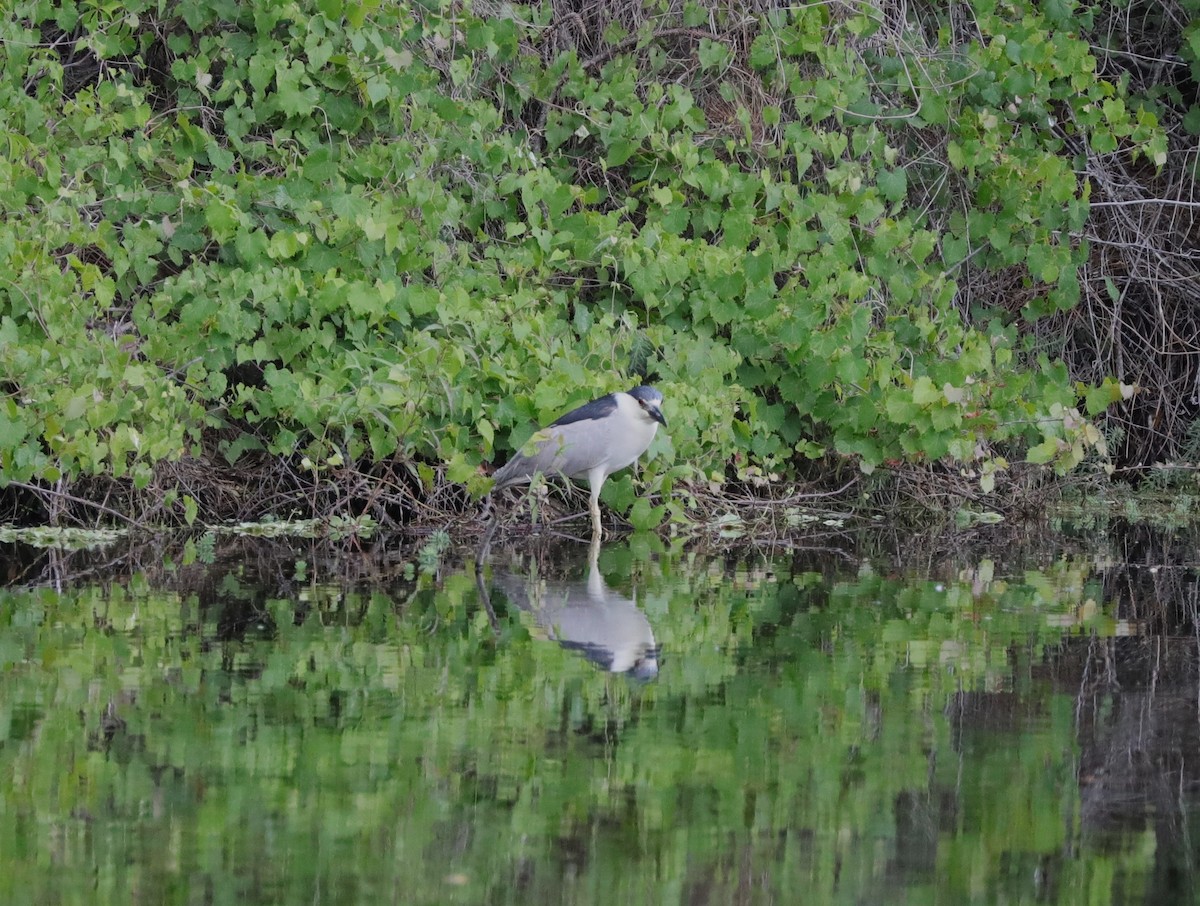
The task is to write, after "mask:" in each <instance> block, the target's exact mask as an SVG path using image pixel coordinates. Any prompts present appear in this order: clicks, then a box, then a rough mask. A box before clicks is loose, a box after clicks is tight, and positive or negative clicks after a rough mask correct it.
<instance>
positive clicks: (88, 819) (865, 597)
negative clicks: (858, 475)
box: [0, 534, 1200, 904]
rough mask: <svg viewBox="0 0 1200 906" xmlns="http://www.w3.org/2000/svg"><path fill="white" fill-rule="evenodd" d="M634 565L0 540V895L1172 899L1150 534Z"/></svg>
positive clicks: (634, 561)
mask: <svg viewBox="0 0 1200 906" xmlns="http://www.w3.org/2000/svg"><path fill="white" fill-rule="evenodd" d="M659 548H660V545H658V543H657V542H655V541H633V542H630V541H614V542H611V543H609V544H606V546H605V547H604V548H603V550H602V551H601V553H600V556H599V559H598V561H597V562H596V564H595V566H594V567H592V566H589V563H588V558H587V556H586V553H587V552H586V549H585V548H577V547H565V548H556V549H543V550H538V551H535V552H530V551H525V552H523V553H514V552H512V551H503V550H502V551H498V552H497V553H496V555H495V556H494V558H493V560H492V562H491V563H490V564H489V568H488V570H487V572H486V573H485V578H486V581H485V583H484V587H483V592H484V594H482V595H481V593H480V590H479V588H478V586H477V584H476V581H475V576H474V573H473V571H472V570H471V568H470V563H469V562H464V563H463V564H462V565H461V566H459V565H455V564H454V563H452V562H449V561H448V560H447V559H446V558H445V557H443V558H442V559H441V560H440V561H439V559H438V558H437V557H436V556H433V555H430V552H429V551H426V554H425V556H424V557H421V556H419V555H418V554H417V553H416V552H411V551H410V552H408V554H403V553H397V552H395V551H392V552H390V554H386V555H385V554H381V553H379V552H374V553H364V552H361V551H355V550H345V551H342V552H341V553H338V554H331V553H329V552H328V551H325V552H315V551H314V550H312V549H311V548H307V547H305V546H304V545H303V544H302V543H299V542H297V543H295V544H288V543H280V542H274V543H271V544H268V543H265V542H249V541H236V542H232V541H231V542H229V543H227V544H224V545H222V544H220V543H218V544H217V545H215V547H214V548H213V550H212V557H211V559H212V560H213V561H214V562H212V563H211V564H205V563H202V562H199V560H196V559H195V558H194V556H193V551H192V550H191V548H189V549H188V550H186V551H182V552H181V551H176V550H168V549H165V548H160V549H153V550H151V549H148V548H146V549H138V550H136V551H131V550H124V551H121V552H117V553H113V552H102V553H98V554H74V555H67V554H60V553H48V552H44V551H43V552H37V551H32V550H30V549H24V548H17V547H12V546H9V547H6V548H4V549H3V552H2V553H3V555H4V557H5V558H6V559H3V561H2V564H3V566H4V574H5V575H7V576H8V577H9V582H8V584H7V586H6V587H5V588H4V589H3V590H0V781H2V782H0V902H4V903H155V904H159V903H172V904H173V903H180V904H201V903H219V904H226V903H227V904H244V903H293V902H304V903H519V904H534V903H597V904H600V903H603V904H612V903H687V904H705V903H848V904H858V903H870V904H876V903H889V904H890V903H955V904H957V903H1086V904H1107V903H1142V902H1146V903H1174V902H1192V901H1193V898H1194V896H1195V894H1196V859H1197V854H1198V852H1200V827H1198V826H1197V821H1196V815H1197V803H1198V795H1200V793H1198V781H1200V669H1198V666H1197V651H1198V646H1200V639H1198V635H1197V633H1198V631H1200V629H1198V627H1200V624H1198V623H1197V620H1196V611H1197V601H1198V600H1200V586H1198V585H1197V581H1196V561H1195V557H1194V555H1193V551H1194V550H1195V547H1194V545H1192V544H1191V543H1190V542H1189V541H1187V540H1186V539H1173V538H1163V537H1160V536H1153V535H1149V534H1143V535H1131V536H1128V537H1122V538H1116V539H1114V538H1096V539H1092V540H1091V542H1090V543H1088V544H1082V545H1081V544H1080V543H1078V542H1074V543H1072V544H1070V545H1066V544H1064V545H1063V547H1062V548H1061V549H1055V548H1054V546H1053V545H1051V546H1050V547H1048V548H1047V549H1046V550H1045V551H1043V552H1041V553H1038V554H1036V555H1032V554H1030V553H1029V551H1028V550H1025V551H1022V552H1020V553H1019V554H1015V553H1005V552H1004V551H1003V550H995V551H992V552H991V553H990V555H987V556H984V555H981V554H980V553H979V552H978V551H977V550H969V551H957V552H956V551H950V552H947V553H944V554H942V555H934V554H932V553H931V552H930V551H929V550H926V549H925V548H923V547H922V548H920V549H914V550H913V551H911V552H909V555H908V556H906V555H905V552H904V551H900V553H899V555H897V556H895V557H893V558H891V559H890V560H889V558H878V557H870V556H866V555H862V554H860V553H857V552H854V551H847V550H844V549H841V550H839V549H836V548H835V547H831V548H829V549H826V550H819V551H814V552H792V553H785V554H775V555H771V556H768V555H766V554H763V553H761V552H754V551H746V552H741V553H737V552H735V553H721V554H697V553H689V552H678V551H676V552H668V551H663V550H661V549H659ZM918 557H919V558H920V560H921V563H920V565H916V564H915V562H914V561H915V560H916V559H917V558H918Z"/></svg>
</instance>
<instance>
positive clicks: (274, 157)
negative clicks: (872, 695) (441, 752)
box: [0, 0, 1165, 523]
mask: <svg viewBox="0 0 1200 906" xmlns="http://www.w3.org/2000/svg"><path fill="white" fill-rule="evenodd" d="M653 7H654V4H650V5H648V6H646V7H641V6H639V7H638V8H637V9H638V13H637V15H634V14H633V11H631V10H624V11H623V12H624V13H625V14H624V15H617V13H618V12H621V10H618V8H616V7H613V8H612V9H608V8H603V9H600V8H598V7H597V8H593V9H590V10H584V9H581V10H580V11H579V13H578V14H576V13H569V14H568V13H565V12H564V11H563V10H562V9H560V8H559V7H557V6H553V5H550V4H544V5H531V6H508V5H506V6H503V7H499V6H495V5H493V4H490V3H487V2H484V0H479V2H477V3H475V4H474V5H473V6H472V5H470V4H442V3H438V2H433V3H429V4H408V3H396V2H390V0H294V2H268V0H258V2H253V3H233V2H217V3H210V2H194V0H181V2H171V3H163V2H151V0H132V2H129V3H125V4H99V3H94V2H88V0H65V2H62V3H54V4H51V3H48V2H45V0H18V2H17V3H16V5H15V15H10V16H8V17H5V19H4V21H3V22H0V30H2V33H0V38H2V40H3V43H4V53H3V57H2V59H0V134H2V135H3V137H4V143H3V146H2V147H0V262H3V263H2V264H0V268H2V270H0V391H2V394H3V395H2V396H0V483H3V484H8V483H9V482H18V483H21V484H24V485H37V486H40V487H53V488H71V487H73V486H74V485H75V483H77V482H78V481H79V480H81V479H87V478H89V477H92V476H111V477H114V478H116V479H120V480H123V481H126V482H132V486H133V487H135V488H146V487H148V486H151V485H154V487H155V488H156V489H157V490H159V491H162V492H165V493H167V495H168V496H167V500H168V502H170V501H171V500H172V499H173V495H174V494H175V493H177V492H178V493H181V494H184V495H187V500H186V503H187V507H186V508H185V507H184V506H183V502H184V501H183V499H182V498H181V500H180V506H179V509H178V510H176V511H174V512H175V513H176V514H177V515H179V516H185V515H186V516H188V517H189V518H190V517H192V516H194V515H195V513H196V506H197V503H196V501H197V500H200V502H201V505H207V506H209V507H210V509H209V510H206V511H205V512H206V513H208V514H211V513H212V512H215V511H216V509H217V507H216V504H215V503H212V502H210V503H209V504H205V495H204V494H203V493H201V491H199V490H197V489H196V487H198V486H199V487H201V488H202V486H203V485H204V483H205V481H204V480H203V479H201V480H197V479H196V477H195V475H194V474H192V473H189V474H188V475H187V476H184V477H180V476H179V475H178V474H177V473H175V472H172V471H170V470H169V469H168V470H166V471H164V470H163V468H162V467H163V465H164V464H170V463H179V462H182V461H198V462H201V463H204V464H206V466H205V467H206V468H207V469H208V474H209V479H208V480H209V481H211V480H212V478H211V476H212V475H215V474H217V473H219V472H220V471H221V468H222V464H223V463H224V464H228V465H237V466H238V467H239V468H242V467H244V466H245V465H246V463H247V462H249V461H251V460H253V461H254V462H263V461H268V462H280V463H283V464H284V465H283V467H284V468H286V469H287V470H288V471H289V472H290V473H295V474H300V475H302V476H307V477H308V479H311V480H312V481H314V482H319V481H321V480H324V479H326V478H328V479H331V480H333V481H334V482H336V481H337V480H338V479H339V476H341V475H343V474H344V473H345V472H346V470H360V471H367V470H369V469H370V468H371V466H372V464H378V463H384V462H392V463H395V464H398V465H399V468H400V470H401V471H406V472H407V473H408V474H409V476H410V478H411V480H412V481H413V482H419V486H420V488H422V489H423V490H424V492H426V493H428V492H430V491H432V489H433V488H434V486H435V485H436V484H438V483H439V481H440V480H448V481H449V482H452V483H463V484H465V485H466V486H467V487H468V489H469V490H470V491H472V492H473V493H480V492H482V491H483V490H484V489H485V488H486V486H487V482H486V479H485V478H484V476H483V474H482V473H481V472H480V471H479V470H478V467H479V465H480V463H481V462H486V461H489V460H492V459H493V458H494V457H495V456H496V455H497V454H498V453H499V454H503V453H505V452H506V451H509V450H511V449H513V448H514V446H515V445H517V444H519V443H520V442H521V441H522V440H523V439H524V437H525V436H527V433H528V431H529V430H530V429H531V426H532V425H533V424H535V423H538V422H543V421H545V420H547V419H548V418H551V417H553V416H554V415H556V414H558V413H560V412H562V411H564V410H565V409H567V408H569V407H570V406H572V405H574V404H576V403H579V402H581V401H583V400H585V399H587V398H590V397H592V396H594V395H596V393H597V392H598V391H602V390H611V389H616V388H622V387H625V386H627V385H628V384H629V383H630V382H631V378H630V376H629V375H630V373H631V372H635V373H638V374H645V375H647V376H648V377H649V378H651V379H653V380H654V381H655V382H656V383H658V384H659V385H660V386H661V387H662V388H663V390H664V392H665V393H666V395H667V401H668V402H667V412H668V416H669V418H670V419H671V430H670V432H669V434H666V435H665V436H663V438H662V440H661V441H659V442H658V443H657V444H656V447H655V448H654V451H653V453H654V454H655V456H656V458H655V459H654V460H653V462H652V464H651V466H650V468H649V470H648V472H647V477H648V480H649V482H650V485H651V487H652V488H653V489H654V490H657V491H659V492H660V493H661V494H662V499H663V501H664V506H665V507H666V508H667V509H664V508H663V507H656V508H654V509H653V510H647V511H646V512H644V513H642V514H641V515H640V517H639V519H638V520H637V521H639V522H641V523H652V522H657V521H658V520H660V519H661V518H663V517H664V516H669V515H673V514H677V513H678V512H679V507H680V506H682V504H680V503H679V502H678V501H676V500H672V499H671V495H670V493H669V492H670V490H671V488H672V487H673V485H674V484H675V483H676V482H678V481H679V480H680V479H682V478H687V477H689V476H692V475H693V472H692V470H693V469H694V468H695V467H700V468H701V469H703V470H705V471H706V472H720V473H724V470H725V469H726V467H727V466H728V465H729V464H731V463H738V464H741V465H742V466H745V465H747V464H749V465H753V466H755V467H759V468H763V469H765V470H773V471H783V472H785V473H793V474H794V471H795V470H796V469H798V468H800V467H802V466H803V463H804V462H805V460H806V459H808V458H819V457H823V456H829V455H831V454H836V455H850V456H853V457H854V458H855V461H856V462H858V463H859V464H860V465H861V467H862V468H863V469H864V470H866V471H870V470H871V469H873V468H874V467H876V466H877V465H879V464H881V463H883V462H885V461H889V460H899V459H906V460H921V461H942V460H949V461H955V462H959V463H964V464H967V466H968V467H969V468H973V469H977V474H979V475H980V476H981V479H982V482H983V486H984V488H985V489H988V488H990V487H991V483H992V481H994V478H995V474H996V473H997V472H998V471H1000V470H1002V469H1004V468H1005V467H1006V465H1007V462H1008V460H1009V459H1013V458H1014V457H1015V458H1019V459H1025V458H1027V459H1028V460H1029V461H1031V462H1035V463H1046V462H1053V463H1054V464H1056V465H1057V466H1059V467H1060V468H1069V467H1071V466H1074V465H1075V464H1077V463H1079V462H1080V461H1081V460H1082V459H1083V457H1084V456H1085V455H1086V454H1087V453H1088V451H1089V449H1091V448H1093V447H1096V446H1098V445H1100V444H1101V438H1100V435H1099V433H1098V432H1097V431H1096V429H1095V428H1094V427H1093V426H1091V425H1090V424H1088V423H1087V421H1086V420H1085V418H1084V417H1083V415H1081V413H1080V410H1081V409H1083V410H1084V411H1085V412H1086V413H1088V414H1095V413H1098V412H1100V411H1102V410H1103V409H1104V408H1105V407H1106V406H1107V405H1109V404H1110V403H1112V402H1114V401H1116V400H1118V399H1120V397H1121V394H1122V388H1121V386H1120V385H1119V384H1118V383H1117V382H1116V381H1113V380H1107V381H1105V382H1103V383H1100V384H1098V385H1097V386H1095V387H1092V388H1090V389H1089V388H1085V387H1082V386H1079V385H1076V384H1075V383H1074V382H1073V381H1072V380H1071V379H1070V377H1069V375H1068V373H1067V369H1066V367H1065V366H1063V365H1062V364H1061V363H1057V362H1056V361H1054V360H1053V359H1052V358H1051V357H1047V356H1046V355H1045V354H1044V353H1043V351H1042V350H1040V349H1039V348H1038V347H1037V346H1036V345H1035V344H1031V343H1028V342H1026V337H1025V335H1024V334H1023V333H1022V329H1021V328H1022V325H1023V324H1025V323H1028V322H1029V321H1030V320H1033V319H1036V318H1038V317H1040V316H1042V315H1044V314H1046V313H1048V312H1052V311H1056V310H1061V309H1064V308H1067V307H1070V306H1072V305H1073V304H1075V302H1076V301H1077V300H1078V298H1079V284H1078V281H1077V277H1076V268H1077V266H1078V265H1079V264H1080V262H1081V261H1082V260H1083V259H1084V258H1085V256H1086V254H1087V251H1086V247H1085V246H1084V245H1082V244H1080V243H1078V242H1076V241H1074V240H1073V239H1072V236H1073V234H1074V233H1075V232H1076V231H1078V229H1079V228H1080V226H1081V225H1082V223H1083V222H1084V220H1085V218H1086V217H1087V216H1088V197H1089V183H1088V181H1087V179H1086V177H1085V175H1084V171H1085V169H1086V167H1085V166H1083V165H1082V164H1081V162H1082V161H1085V160H1086V157H1087V155H1088V154H1090V153H1099V154H1106V155H1111V154H1124V155H1127V156H1131V158H1132V159H1137V158H1139V157H1141V159H1143V160H1145V161H1148V162H1149V163H1151V164H1152V165H1153V164H1159V163H1161V162H1162V159H1163V156H1164V154H1165V143H1164V138H1163V135H1162V133H1161V132H1160V131H1159V130H1158V129H1157V128H1156V119H1155V115H1154V113H1153V112H1152V110H1151V108H1150V107H1149V106H1147V105H1145V104H1135V103H1133V101H1132V100H1131V99H1130V98H1129V97H1128V96H1127V92H1126V91H1125V89H1124V88H1123V87H1122V86H1121V85H1120V84H1117V83H1115V82H1113V81H1109V80H1106V79H1104V78H1101V77H1100V76H1098V75H1097V73H1096V64H1095V59H1094V58H1093V55H1092V49H1091V47H1090V46H1089V44H1088V42H1087V41H1086V40H1085V39H1083V38H1081V37H1080V36H1079V34H1078V27H1079V26H1080V24H1081V22H1083V21H1084V20H1086V19H1087V17H1088V16H1089V15H1090V13H1089V12H1088V9H1087V8H1086V7H1085V6H1083V5H1082V4H1079V3H1076V2H1074V0H1059V2H1054V3H1044V4H1043V3H1035V2H1033V0H1012V2H992V0H976V2H974V3H973V4H956V5H954V7H953V8H954V9H959V8H960V7H961V8H962V9H966V10H967V11H968V12H969V15H970V22H969V28H968V27H966V25H964V23H962V22H960V21H957V20H956V19H955V18H954V15H953V14H952V13H948V14H947V18H945V19H940V18H937V16H936V14H935V13H934V12H933V11H924V12H923V13H922V15H924V16H925V17H926V18H924V19H913V20H911V21H905V20H903V19H902V18H901V19H898V18H897V16H898V15H900V11H902V10H903V9H906V8H907V5H904V4H901V5H898V6H892V5H890V4H879V5H878V6H873V5H870V4H862V5H860V6H854V5H852V4H834V5H825V4H801V5H799V6H798V7H796V8H791V9H780V10H775V11H769V12H765V13H763V12H760V13H752V12H751V11H750V9H749V8H748V7H742V6H739V5H736V4H735V5H725V4H716V5H712V6H705V5H703V4H690V3H689V4H684V5H683V7H682V9H681V10H678V9H676V8H675V7H671V9H670V10H668V9H667V7H666V5H665V4H664V8H663V9H662V10H660V11H658V12H661V13H662V16H658V15H655V14H654V13H655V9H654V8H653ZM597 10H599V11H598V12H597ZM668 13H669V15H668ZM589 15H595V16H596V19H589V18H586V17H587V16H589ZM1084 24H1086V23H1084ZM968 265H969V266H970V267H972V268H977V269H978V268H982V269H1012V270H1013V271H1014V273H1015V274H1016V277H1015V279H1016V281H1017V282H1018V283H1020V285H1021V286H1022V290H1021V292H1020V293H1019V299H1018V301H1017V304H1015V305H1014V304H1013V300H1011V299H1008V298H988V299H978V298H969V297H967V296H966V295H964V294H963V292H962V291H961V287H960V286H959V285H958V284H957V283H956V275H958V274H960V273H961V272H962V269H963V268H965V267H967V266H968ZM1085 403H1086V405H1084V404H1085ZM220 457H223V460H222V459H221V458H220ZM388 474H394V473H388ZM606 495H607V499H608V500H609V502H610V503H615V504H617V505H618V506H627V505H628V504H629V502H630V500H631V499H632V494H631V488H630V485H629V482H628V481H626V482H624V483H622V482H615V483H613V485H612V487H611V488H610V489H607V490H606ZM262 505H263V506H264V507H265V508H267V509H270V504H269V503H266V502H264V503H263V504H262Z"/></svg>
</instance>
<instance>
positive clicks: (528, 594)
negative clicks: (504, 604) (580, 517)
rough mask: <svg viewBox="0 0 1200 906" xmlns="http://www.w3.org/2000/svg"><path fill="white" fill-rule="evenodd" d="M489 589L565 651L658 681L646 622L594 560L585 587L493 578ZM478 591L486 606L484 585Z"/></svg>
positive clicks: (615, 670) (655, 654)
mask: <svg viewBox="0 0 1200 906" xmlns="http://www.w3.org/2000/svg"><path fill="white" fill-rule="evenodd" d="M593 550H594V548H593ZM481 583H482V579H481ZM491 584H492V585H493V586H495V587H497V588H499V589H500V590H501V591H503V592H504V596H505V597H506V598H507V599H508V600H509V602H510V603H512V604H515V605H516V606H517V607H519V608H520V609H521V610H524V611H526V612H528V613H529V614H530V615H532V616H533V618H534V620H535V621H536V622H537V624H538V626H539V627H541V628H542V630H544V631H545V633H546V636H547V637H548V638H550V639H553V640H554V641H556V642H558V644H560V645H562V646H563V647H564V648H569V649H571V650H572V651H578V652H580V653H581V654H583V655H584V656H585V657H586V658H587V659H588V660H590V661H591V662H592V663H594V664H596V665H598V666H599V667H602V668H603V669H605V670H607V671H609V672H611V673H625V674H628V675H629V676H630V677H632V678H634V679H637V680H643V681H644V680H652V679H654V678H655V677H656V676H658V647H657V646H656V645H655V643H654V630H653V629H651V628H650V621H649V620H647V619H646V615H645V614H644V613H642V611H641V610H640V609H639V608H638V606H637V604H636V603H635V602H634V601H633V599H632V598H627V597H625V596H624V595H622V594H620V593H618V592H616V591H614V590H613V589H611V588H609V587H608V586H607V585H606V584H605V583H604V579H603V577H602V576H601V575H600V569H599V567H598V566H597V565H596V558H595V556H594V555H593V556H592V557H590V558H589V563H588V577H587V581H586V582H579V581H575V582H567V581H558V580H549V579H537V578H534V577H532V576H521V575H516V574H513V573H496V574H495V575H494V576H493V577H492V583H491ZM480 590H481V592H483V593H484V598H485V603H486V601H487V595H486V591H485V590H484V588H483V586H482V584H481V586H480Z"/></svg>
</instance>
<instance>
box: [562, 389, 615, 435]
mask: <svg viewBox="0 0 1200 906" xmlns="http://www.w3.org/2000/svg"><path fill="white" fill-rule="evenodd" d="M616 411H617V398H616V396H614V395H613V394H611V393H610V394H608V396H602V397H600V399H598V400H592V401H591V402H590V403H584V404H583V405H582V406H580V407H579V408H578V409H572V410H571V411H570V412H568V413H567V414H566V415H564V416H563V417H562V418H560V419H558V420H557V421H555V422H553V423H551V425H550V427H551V428H553V427H555V426H556V425H571V424H574V423H575V422H586V421H591V420H593V419H597V418H607V417H608V416H610V415H612V414H613V413H614V412H616Z"/></svg>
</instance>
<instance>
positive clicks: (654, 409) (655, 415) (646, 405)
mask: <svg viewBox="0 0 1200 906" xmlns="http://www.w3.org/2000/svg"><path fill="white" fill-rule="evenodd" d="M638 402H639V403H640V404H641V406H642V408H643V409H645V410H646V414H647V415H648V416H650V417H651V418H652V419H654V420H655V421H656V422H658V423H659V424H660V425H662V426H663V427H664V428H665V427H666V426H667V417H666V416H665V415H663V414H662V409H660V408H658V406H657V404H655V403H651V402H647V401H646V400H638Z"/></svg>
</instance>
